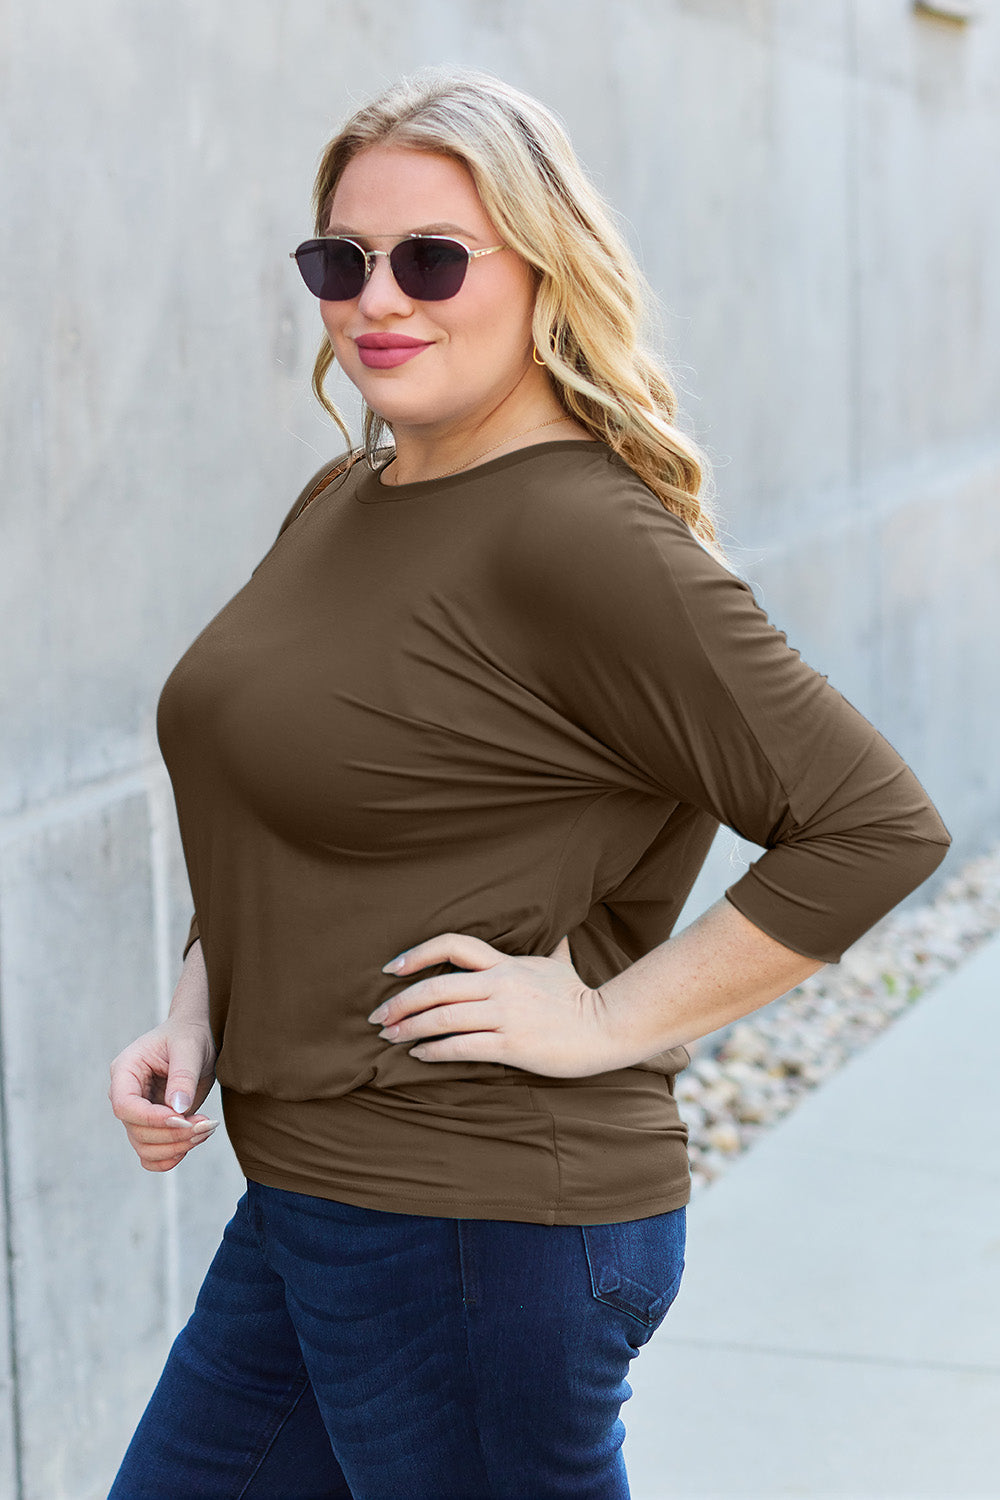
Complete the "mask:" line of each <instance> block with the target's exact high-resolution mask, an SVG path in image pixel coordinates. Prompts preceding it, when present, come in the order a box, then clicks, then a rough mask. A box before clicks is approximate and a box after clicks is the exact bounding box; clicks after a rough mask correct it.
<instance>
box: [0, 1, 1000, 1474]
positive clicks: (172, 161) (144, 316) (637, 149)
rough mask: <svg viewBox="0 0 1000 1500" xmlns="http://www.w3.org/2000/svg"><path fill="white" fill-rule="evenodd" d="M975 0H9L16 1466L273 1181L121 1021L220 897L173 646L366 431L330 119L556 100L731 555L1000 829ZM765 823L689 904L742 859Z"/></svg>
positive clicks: (990, 307) (138, 1338) (11, 1286)
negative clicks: (395, 108)
mask: <svg viewBox="0 0 1000 1500" xmlns="http://www.w3.org/2000/svg"><path fill="white" fill-rule="evenodd" d="M980 9H981V10H982V16H981V18H980V19H978V20H976V21H973V22H972V23H970V24H969V25H968V26H966V27H961V26H952V25H949V24H946V23H944V22H938V21H934V20H932V19H929V18H926V17H917V16H915V15H914V14H913V13H912V10H911V7H910V5H909V4H908V3H907V0H813V3H811V4H809V5H802V4H799V3H797V0H660V3H659V4H657V5H650V4H648V3H641V0H576V3H575V4H574V5H573V6H572V7H569V6H567V5H564V4H556V3H549V0H507V3H504V0H492V3H491V0H464V3H463V0H412V3H411V4H410V5H408V6H399V5H397V4H396V3H395V0H392V3H389V0H385V3H378V0H370V3H354V4H348V3H346V0H344V3H334V0H327V3H323V4H311V5H302V4H296V3H294V0H242V3H241V4H240V5H239V6H236V7H234V6H233V5H232V4H225V5H224V4H222V3H221V0H199V3H194V0H176V3H174V4H172V5H169V6H136V5H134V4H129V3H126V0H82V3H79V0H78V3H76V4H70V3H69V0H62V3H58V0H50V3H49V4H47V5H43V6H38V5H35V4H30V3H29V0H8V4H7V5H6V7H5V8H4V13H3V22H2V28H0V195H2V210H3V211H2V212H0V242H2V247H3V264H4V267H5V271H4V275H3V277H2V278H0V329H2V338H3V345H2V351H0V411H2V417H0V421H2V422H3V425H4V434H5V437H6V444H5V461H4V474H3V541H2V573H0V576H2V578H3V587H4V590H5V599H4V603H5V608H4V610H3V615H2V618H3V621H4V626H5V631H6V644H5V649H4V651H3V653H2V663H0V674H2V677H0V682H2V688H0V695H2V696H0V702H2V713H3V723H4V734H3V736H2V738H0V757H2V766H0V1000H2V1030H0V1063H2V1067H0V1080H2V1093H0V1112H2V1114H0V1123H2V1146H3V1149H2V1153H0V1169H2V1174H3V1184H2V1185H3V1193H2V1196H0V1220H2V1221H3V1222H2V1223H0V1230H3V1238H2V1239H0V1245H2V1246H3V1247H4V1248H3V1250H0V1260H2V1264H0V1270H2V1273H3V1274H2V1275H0V1500H7V1497H11V1500H61V1497H72V1500H84V1497H86V1500H90V1497H100V1496H102V1495H104V1494H105V1493H106V1490H107V1486H108V1484H109V1482H110V1478H111V1475H112V1474H113V1472H114V1469H115V1467H116V1466H117V1463H118V1460H119V1458H120V1456H121V1452H122V1451H123V1449H124V1446H125V1443H126V1442H127V1439H128V1437H129V1435H130V1433H131V1431H132V1428H133V1426H134V1424H135V1421H136V1420H137V1418H138V1416H139V1414H140V1412H141V1409H142V1406H143V1404H144V1403H145V1400H146V1398H147V1396H148V1394H149V1391H150V1390H151V1388H152V1385H153V1383H154V1381H155V1378H156V1375H157V1373H158V1371H159V1367H160V1364H161V1361H162V1358H163V1356H164V1354H165V1352H166V1349H167V1347H168V1344H169V1341H170V1338H171V1337H172V1335H173V1333H174V1332H175V1331H176V1329H177V1328H178V1327H179V1326H180V1323H181V1322H182V1321H183V1319H184V1317H185V1316H186V1315H187V1312H188V1311H189V1309H190V1305H191V1302H192V1299H193V1296H194V1293H195V1290H196V1288H197V1285H198V1283H199V1280H200V1277H201V1275H202V1274H203V1272H204V1269H205V1267H206V1265H207V1263H208V1260H209V1258H210V1256H211V1254H212V1252H213V1250H214V1247H215V1244H216V1242H217V1239H218V1235H219V1232H220V1230H221V1227H222V1225H223V1223H224V1222H225V1220H226V1219H227V1218H228V1216H229V1215H230V1213H231V1211H232V1206H233V1203H234V1201H235V1198H236V1196H237V1194H238V1192H239V1188H240V1179H239V1177H238V1174H237V1172H236V1169H235V1166H234V1164H233V1161H232V1158H231V1154H230V1153H229V1151H228V1147H227V1145H226V1142H225V1141H224V1139H221V1138H220V1137H221V1133H220V1135H217V1136H216V1138H215V1140H214V1141H213V1142H212V1143H210V1144H209V1145H208V1146H205V1147H202V1148H201V1150H200V1151H199V1152H197V1153H195V1156H194V1157H193V1158H192V1159H191V1160H190V1161H189V1162H187V1163H186V1164H185V1165H183V1166H182V1167H181V1168H180V1170H179V1171H178V1172H177V1173H173V1174H168V1175H167V1176H164V1177H160V1176H151V1175H147V1174H145V1173H143V1172H142V1171H141V1169H140V1168H139V1167H138V1165H137V1163H136V1161H135V1159H134V1158H133V1156H132V1154H131V1152H130V1150H129V1148H128V1147H127V1145H126V1142H125V1139H124V1134H123V1132H122V1130H121V1127H120V1126H119V1125H118V1124H117V1122H115V1121H114V1119H113V1118H112V1116H111V1114H110V1110H109V1108H108V1106H107V1101H106V1098H105V1089H106V1087H107V1064H108V1061H109V1060H110V1058H111V1057H112V1056H113V1055H114V1054H115V1053H116V1052H117V1051H118V1050H119V1049H120V1048H121V1047H122V1046H123V1045H125V1043H126V1042H128V1041H129V1040H131V1039H132V1037H133V1036H134V1035H136V1034H137V1033H138V1032H139V1031H140V1030H142V1029H144V1028H145V1027H146V1026H147V1025H149V1024H151V1023H152V1022H153V1021H154V1019H156V1018H157V1017H158V1016H159V1015H161V1014H162V1013H163V1012H164V1010H165V1008H166V1005H167V1003H168V1002H169V998H170V994H171V991H172V988H173V985H174V983H175V981H176V977H177V973H178V969H179V956H180V946H181V939H182V935H183V933H184V931H185V930H186V923H187V916H188V910H189V897H188V893H187V890H186V880H185V874H184V870H183V864H182V861H181V859H180V855H179V847H178V840H177V836H176V828H175V824H174V819H173V809H172V803H171V800H170V794H169V785H168V783H167V782H166V779H165V774H164V772H163V770H162V767H161V765H160V762H159V757H158V753H157V749H156V743H155V737H154V734H153V716H154V712H155V705H156V699H157V695H158V693H159V689H160V686H161V684H162V682H163V680H164V678H165V677H166V674H167V672H168V671H169V669H170V667H171V666H172V665H173V663H174V661H175V660H176V659H177V657H178V656H179V655H180V653H181V651H182V650H183V649H184V648H185V647H186V645H187V644H188V643H189V642H190V640H191V639H192V638H193V636H194V635H195V633H196V632H197V631H198V630H199V629H200V628H201V626H202V625H203V624H204V623H205V622H206V621H207V619H208V618H209V617H210V615H211V614H213V613H214V612H215V610H216V609H217V608H219V607H220V606H221V605H222V604H223V603H224V602H225V600H226V599H227V598H228V597H229V596H230V595H231V594H232V593H233V592H234V591H235V590H236V589H237V588H238V587H240V586H241V584H242V583H243V582H244V580H245V579H246V577H247V574H248V572H249V570H250V568H251V567H252V566H253V565H254V563H255V562H256V561H257V560H258V558H259V557H260V555H261V553H262V552H263V551H264V549H265V548H266V547H267V545H268V544H269V542H270V540H271V538H272V536H273V533H274V530H275V527H276V525H277V522H278V521H279V520H280V518H281V516H282V515H283V514H284V512H285V510H286V509H287V506H288V504H289V503H290V501H291V498H292V497H293V495H294V493H295V492H296V490H297V489H298V487H299V485H300V484H301V483H302V482H303V481H304V479H305V478H306V476H307V475H308V474H309V473H310V472H311V471H312V470H313V469H314V468H316V467H318V465H319V463H320V462H321V461H322V460H323V459H324V458H325V457H326V456H328V455H330V454H332V453H333V452H335V451H338V444H339V437H338V435H337V434H336V432H335V431H333V430H332V429H331V428H330V427H329V426H328V424H326V422H325V419H323V420H322V421H321V420H320V418H319V416H318V414H317V413H316V412H314V410H313V406H312V402H311V397H310V396H309V393H308V376H309V369H310V366H311V361H312V355H313V351H314V347H315V344H316V341H317V338H318V329H319V323H318V317H317V310H316V305H315V303H314V302H313V300H312V299H311V298H310V297H309V295H308V293H306V292H305V290H304V289H303V288H302V286H301V285H300V283H299V281H298V277H297V273H296V271H295V268H294V266H293V265H292V264H291V262H290V261H289V260H288V259H287V253H286V252H287V251H288V250H289V249H290V248H291V247H292V246H294V245H295V244H296V243H297V242H298V240H299V239H301V238H303V237H304V236H305V234H307V233H308V232H309V228H310V223H309V213H308V195H309V189H310V183H311V177H312V173H313V170H314V166H315V162H316V158H317V155H318V152H319V150H320V148H321V146H322V144H323V142H324V140H325V138H326V137H327V135H328V134H329V132H330V131H331V130H332V128H333V127H334V126H335V124H336V123H337V121H338V119H339V118H340V117H341V116H342V115H343V114H344V113H345V112H346V110H347V109H348V108H349V107H351V106H352V104H353V103H355V102H360V100H362V99H363V98H365V97H367V96H368V95H369V94H370V93H371V92H373V91H374V90H375V89H377V88H378V87H379V86H381V85H382V84H383V83H384V82H386V81H388V80H389V79H391V78H392V77H394V76H395V75H397V74H398V73H400V72H404V71H407V70H410V69H412V68H414V67H416V66H418V65H421V64H423V63H427V62H442V61H455V62H466V63H472V64H475V65H479V66H485V67H488V68H490V69H492V70H493V71H496V72H498V73H500V74H501V75H503V76H505V77H507V78H509V79H510V80H511V81H512V82H514V83H516V84H518V85H520V86H522V87H525V88H527V89H529V90H530V91H532V92H535V93H537V94H538V95H539V96H540V97H542V98H543V99H545V100H546V101H547V102H548V103H549V104H551V105H552V106H554V107H555V108H556V109H557V110H558V111H559V112H560V113H561V114H562V115H563V116H564V118H565V119H566V120H567V122H568V124H569V127H570V130H571V133H572V135H573V138H574V141H575V143H576V146H577V148H578V150H579V152H580V154H581V156H582V157H583V158H584V160H585V161H586V162H587V163H588V164H589V165H590V167H591V169H592V170H593V171H594V173H595V175H596V176H597V178H598V180H599V182H600V183H601V185H602V186H603V187H604V189H605V191H606V192H607V193H608V195H609V196H610V197H611V199H612V200H613V201H614V202H615V203H616V204H617V206H618V207H619V208H620V209H621V210H622V211H623V213H624V214H625V215H626V216H627V218H628V220H629V223H630V226H631V232H632V233H633V235H634V240H635V243H636V244H637V246H639V247H641V252H642V258H643V261H644V264H645V267H646V270H647V273H648V274H649V276H650V278H651V280H652V281H653V283H654V285H655V286H656V287H657V289H658V290H659V292H660V294H661V296H662V298H663V300H664V302H665V304H666V306H667V308H668V311H669V316H668V318H667V319H666V335H667V351H668V353H669V355H670V357H671V358H672V359H673V361H674V367H675V371H676V374H677V378H678V381H679V383H680V385H681V387H682V392H683V409H684V417H685V420H686V421H687V423H688V424H689V426H690V427H691V428H692V429H693V430H694V432H695V434H696V436H698V437H699V438H700V440H701V441H702V442H703V443H705V444H706V445H707V447H708V449H709V451H710V452H711V453H712V454H713V456H714V457H715V459H716V462H717V466H718V467H717V479H718V485H719V493H720V501H721V505H722V509H723V511H724V513H725V516H726V519H727V529H728V533H729V538H730V542H731V544H732V543H738V544H739V545H738V546H734V547H733V550H734V554H735V556H736V557H737V560H738V561H739V562H740V564H741V565H742V566H743V567H744V568H745V569H746V570H747V571H748V572H749V574H750V576H752V577H753V579H754V580H755V582H756V583H757V584H758V585H759V588H760V592H761V595H762V599H763V602H764V603H765V606H766V607H767V608H768V609H769V611H770V613H771V615H772V617H773V618H774V620H775V621H776V623H778V624H779V625H781V626H782V627H783V628H785V629H786V630H787V631H788V634H789V639H790V640H791V642H792V643H793V644H794V645H797V646H798V647H799V648H800V650H801V651H802V654H803V655H804V656H805V658H806V660H807V661H810V662H811V663H812V665H814V666H815V667H817V668H818V669H819V670H821V671H824V672H826V673H828V674H829V675H830V677H831V679H832V681H833V682H834V683H835V684H836V685H837V686H838V687H839V688H840V689H841V691H843V692H844V693H845V694H846V696H847V697H849V698H850V699H851V701H852V702H854V703H855V704H856V705H857V706H858V707H859V708H860V709H861V710H862V712H864V713H866V714H867V715H868V716H869V717H870V718H872V719H873V720H874V721H875V722H876V723H877V724H878V725H879V727H880V728H881V729H882V730H883V732H884V733H885V734H886V735H887V736H888V737H889V739H890V740H892V742H893V743H894V744H895V745H896V746H897V748H898V749H899V750H900V751H901V752H902V753H903V754H904V755H905V756H906V758H907V759H908V760H909V762H910V763H911V764H912V765H913V767H914V769H915V770H916V771H917V774H918V775H919V776H920V777H921V778H922V780H923V781H924V783H925V785H926V786H927V788H928V790H929V791H930V793H931V795H932V796H933V797H934V799H935V801H936V802H937V804H938V806H939V807H940V809H941V812H942V815H943V816H944V818H945V821H946V823H947V824H948V826H949V827H950V829H951V831H952V833H953V834H954V836H955V839H956V849H955V852H954V854H953V856H952V863H957V862H958V861H960V860H961V858H962V857H963V856H965V855H970V854H972V853H973V852H975V851H977V850H978V849H980V848H981V847H983V846H984V845H985V844H986V843H987V842H989V841H991V840H992V839H995V838H996V837H997V836H998V834H1000V757H997V755H996V754H995V749H994V742H995V739H996V734H997V730H998V727H1000V725H998V713H1000V709H998V694H997V692H996V691H995V688H996V684H997V674H996V667H995V653H996V641H997V638H998V624H1000V619H998V605H997V598H998V591H997V588H996V584H995V579H996V577H997V576H998V573H1000V523H998V521H997V509H996V507H997V501H998V499H1000V243H998V240H1000V209H998V198H997V194H996V192H995V187H996V169H997V161H998V147H1000V103H998V97H997V94H996V91H995V80H996V78H997V76H998V72H1000V18H998V16H997V13H996V8H995V7H987V6H986V5H983V6H981V7H980ZM990 12H992V13H990ZM345 404H348V405H349V407H350V409H352V410H353V409H354V408H353V404H352V403H347V402H345ZM989 682H992V683H993V684H994V689H993V691H987V692H983V686H984V684H988V683H989ZM732 842H733V841H732V838H731V837H730V836H729V835H724V836H723V838H722V839H721V840H720V842H719V844H717V847H716V850H715V851H713V856H712V858H711V859H710V862H709V865H708V866H707V867H706V871H705V873H704V875H703V877H702V879H701V880H700V881H699V885H698V888H697V890H696V892H695V894H694V897H693V898H692V903H691V904H690V910H689V913H688V915H694V911H695V908H696V907H701V906H704V905H706V904H708V902H709V901H711V900H714V899H715V897H716V896H717V895H718V894H719V893H720V892H721V889H722V887H723V885H724V884H726V883H729V881H730V880H732V879H734V878H735V875H736V874H737V873H738V855H737V856H735V858H736V863H735V864H733V863H730V862H729V850H730V847H731V845H732ZM741 853H742V855H743V857H744V858H745V857H746V856H747V854H748V853H752V851H747V850H745V849H744V850H742V851H741ZM926 894H927V890H926V889H925V891H924V893H923V895H926ZM214 1102H216V1101H215V1100H213V1099H210V1100H209V1101H208V1103H209V1107H211V1106H212V1105H213V1103H214ZM14 1377H16V1378H14Z"/></svg>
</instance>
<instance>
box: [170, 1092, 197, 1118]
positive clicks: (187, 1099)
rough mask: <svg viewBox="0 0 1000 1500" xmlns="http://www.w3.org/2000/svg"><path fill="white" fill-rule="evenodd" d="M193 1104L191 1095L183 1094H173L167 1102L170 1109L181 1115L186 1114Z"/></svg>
mask: <svg viewBox="0 0 1000 1500" xmlns="http://www.w3.org/2000/svg"><path fill="white" fill-rule="evenodd" d="M193 1102H194V1101H193V1100H192V1098H191V1095H190V1094H181V1093H176V1094H171V1095H170V1098H169V1099H168V1100H167V1103H168V1104H169V1105H170V1108H171V1109H173V1110H176V1111H177V1113H178V1114H179V1115H182V1114H184V1112H185V1110H188V1109H190V1108H191V1105H192V1103H193Z"/></svg>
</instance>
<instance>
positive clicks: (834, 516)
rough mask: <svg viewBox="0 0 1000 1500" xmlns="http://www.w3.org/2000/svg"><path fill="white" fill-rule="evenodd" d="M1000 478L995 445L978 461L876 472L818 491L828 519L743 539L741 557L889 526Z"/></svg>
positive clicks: (999, 451)
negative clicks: (899, 518) (915, 511)
mask: <svg viewBox="0 0 1000 1500" xmlns="http://www.w3.org/2000/svg"><path fill="white" fill-rule="evenodd" d="M997 473H1000V448H997V447H994V446H992V445H991V446H990V447H988V448H986V449H985V450H982V449H981V450H979V452H978V453H977V454H976V455H975V456H974V457H971V458H970V457H969V456H968V455H955V457H954V459H953V461H952V462H951V463H947V462H942V463H940V464H937V465H935V466H934V467H930V466H929V465H927V464H926V463H920V464H914V465H911V466H908V467H900V466H896V465H894V466H892V467H887V468H885V469H880V470H877V471H876V472H875V473H873V474H871V475H870V476H868V477H867V478H865V479H864V480H863V481H861V482H859V483H855V484H852V483H848V484H844V485H839V486H837V487H836V488H831V489H829V490H823V491H819V492H817V493H819V494H821V496H822V499H823V502H824V512H823V520H822V521H821V523H820V524H819V525H817V526H805V527H803V529H802V530H801V531H798V530H796V531H794V532H793V533H792V534H791V535H787V534H782V535H780V536H766V535H765V536H755V537H754V538H753V540H752V541H743V540H740V541H739V542H738V543H737V545H736V548H735V550H736V552H737V553H740V552H743V553H754V552H763V553H764V554H766V556H767V558H768V559H769V560H770V559H773V558H777V557H782V556H786V555H788V554H789V553H794V552H796V551H798V550H800V549H801V548H802V547H803V546H805V545H807V544H809V543H812V542H814V541H816V540H818V539H822V538H824V537H829V536H837V535H839V534H841V533H843V532H850V531H852V530H855V529H856V528H857V527H858V526H859V525H863V526H864V527H865V528H866V529H868V528H869V527H870V526H871V525H872V524H875V525H878V524H879V523H880V522H884V521H888V520H890V519H891V518H892V516H894V515H895V514H897V513H898V512H900V511H905V510H906V509H907V508H908V507H910V506H916V507H920V506H922V505H928V504H932V503H933V502H934V500H935V498H936V497H940V499H941V501H942V503H943V502H945V501H947V502H948V503H949V504H952V503H954V499H955V495H956V493H960V492H961V491H962V490H964V489H967V488H971V487H975V486H976V485H978V484H980V483H984V482H987V481H989V480H990V479H991V478H992V477H993V476H994V475H996V474H997Z"/></svg>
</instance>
